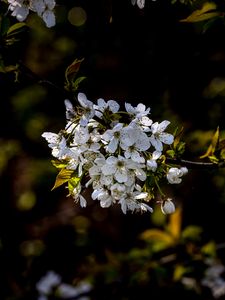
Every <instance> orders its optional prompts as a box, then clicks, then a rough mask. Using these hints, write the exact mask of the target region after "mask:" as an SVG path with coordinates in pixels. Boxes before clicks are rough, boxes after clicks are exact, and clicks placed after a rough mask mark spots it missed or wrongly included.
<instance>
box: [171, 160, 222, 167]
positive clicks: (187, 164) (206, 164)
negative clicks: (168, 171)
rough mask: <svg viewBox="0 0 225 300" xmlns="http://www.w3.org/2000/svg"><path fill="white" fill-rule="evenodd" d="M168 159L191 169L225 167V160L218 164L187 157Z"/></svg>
mask: <svg viewBox="0 0 225 300" xmlns="http://www.w3.org/2000/svg"><path fill="white" fill-rule="evenodd" d="M167 161H168V162H169V163H172V164H177V165H181V166H184V167H187V168H189V169H219V168H224V167H225V161H223V162H220V163H218V164H215V163H212V162H202V161H191V160H186V159H172V158H167Z"/></svg>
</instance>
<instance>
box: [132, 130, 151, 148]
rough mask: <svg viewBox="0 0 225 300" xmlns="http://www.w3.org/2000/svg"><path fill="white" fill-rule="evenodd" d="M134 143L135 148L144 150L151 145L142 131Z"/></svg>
mask: <svg viewBox="0 0 225 300" xmlns="http://www.w3.org/2000/svg"><path fill="white" fill-rule="evenodd" d="M135 145H136V147H137V149H138V150H140V151H146V150H148V149H149V148H150V146H151V145H150V141H149V138H148V136H147V135H146V134H145V133H142V134H140V135H139V137H138V139H137V141H136V142H135Z"/></svg>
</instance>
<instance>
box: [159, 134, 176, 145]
mask: <svg viewBox="0 0 225 300" xmlns="http://www.w3.org/2000/svg"><path fill="white" fill-rule="evenodd" d="M159 139H160V141H161V142H163V143H164V144H167V145H171V144H172V143H173V141H174V137H173V135H172V134H170V133H166V132H162V133H161V134H160V136H159Z"/></svg>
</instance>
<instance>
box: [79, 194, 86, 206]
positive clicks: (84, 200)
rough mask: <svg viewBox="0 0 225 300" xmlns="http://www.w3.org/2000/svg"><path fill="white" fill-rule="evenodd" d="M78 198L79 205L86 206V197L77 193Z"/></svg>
mask: <svg viewBox="0 0 225 300" xmlns="http://www.w3.org/2000/svg"><path fill="white" fill-rule="evenodd" d="M79 199H80V206H81V207H86V206H87V201H86V199H85V198H84V197H83V196H82V195H79Z"/></svg>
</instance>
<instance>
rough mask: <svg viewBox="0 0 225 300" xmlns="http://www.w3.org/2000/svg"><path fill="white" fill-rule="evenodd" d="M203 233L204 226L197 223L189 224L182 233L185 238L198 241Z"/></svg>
mask: <svg viewBox="0 0 225 300" xmlns="http://www.w3.org/2000/svg"><path fill="white" fill-rule="evenodd" d="M201 233H202V228H201V227H199V226H195V225H190V226H187V227H186V228H185V229H184V230H183V231H182V233H181V236H182V238H183V239H184V240H191V241H198V240H199V239H200V235H201Z"/></svg>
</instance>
